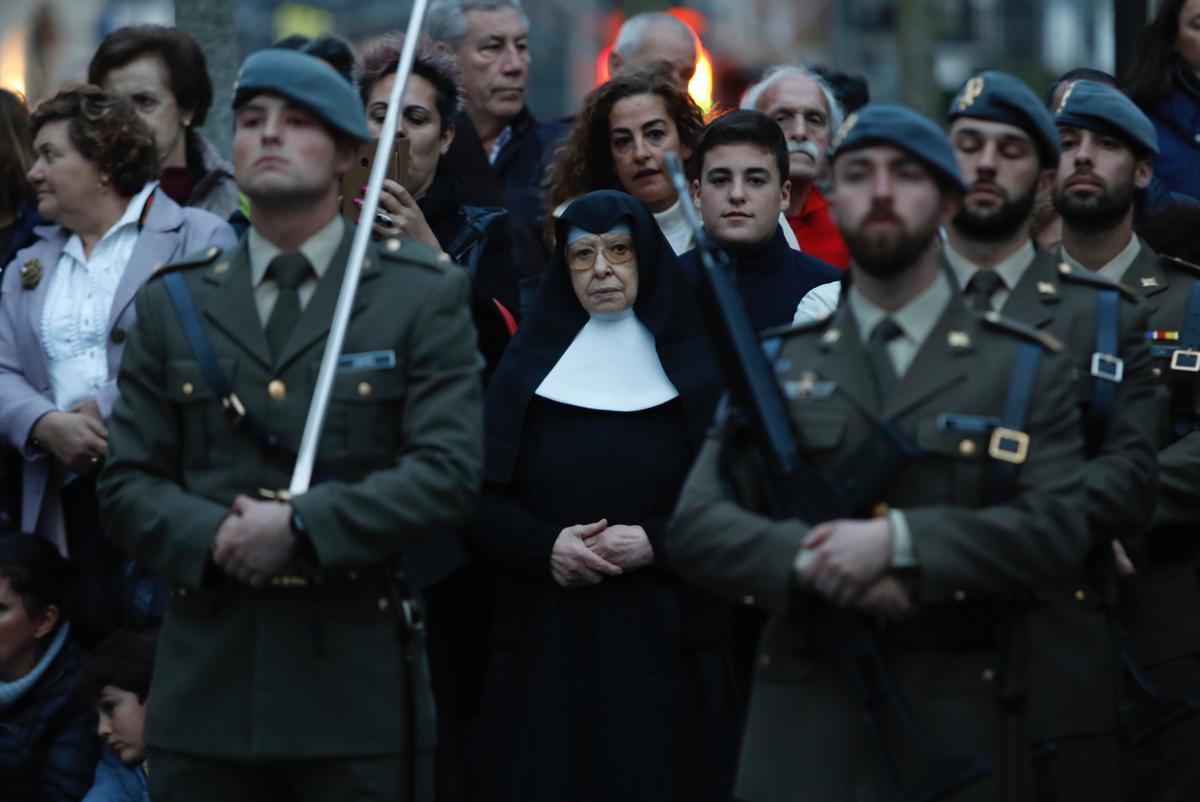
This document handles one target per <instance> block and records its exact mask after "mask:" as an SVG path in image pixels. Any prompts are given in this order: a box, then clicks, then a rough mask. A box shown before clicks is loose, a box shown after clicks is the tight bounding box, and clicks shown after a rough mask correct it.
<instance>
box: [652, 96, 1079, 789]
mask: <svg viewBox="0 0 1200 802" xmlns="http://www.w3.org/2000/svg"><path fill="white" fill-rule="evenodd" d="M833 182H834V192H833V195H832V197H831V205H832V207H833V209H834V216H835V220H836V221H837V224H838V226H839V228H840V229H841V232H842V234H843V236H844V237H845V239H846V242H847V244H848V246H849V248H850V251H851V254H852V257H853V260H852V264H851V267H850V285H849V288H848V289H847V291H846V293H845V297H844V300H843V302H842V304H841V305H840V308H839V309H838V310H837V312H836V313H834V315H833V316H832V317H830V318H829V319H827V320H824V321H820V322H815V323H810V324H801V325H799V326H797V327H795V328H794V329H792V330H790V331H787V332H785V333H783V334H782V335H780V337H781V340H782V343H781V350H780V352H779V357H778V359H777V361H776V370H777V374H778V379H779V383H780V386H781V388H782V389H783V391H784V394H785V396H786V399H787V408H788V413H789V415H790V417H791V420H792V423H793V425H794V429H795V431H796V434H797V439H798V441H799V445H800V448H801V450H802V453H803V455H804V458H805V459H806V460H807V461H808V462H809V463H810V464H811V465H813V466H815V467H818V468H821V469H824V470H826V471H828V472H830V473H833V474H836V475H839V476H841V477H843V481H842V483H841V484H842V486H843V487H846V486H847V482H846V481H845V479H846V478H849V479H857V480H862V481H863V482H868V481H870V480H869V477H870V476H871V475H872V474H873V473H874V472H876V471H878V470H879V466H878V465H877V464H876V463H875V461H873V460H870V459H867V458H861V459H857V460H856V459H855V455H858V454H861V453H862V451H861V450H860V449H861V448H862V447H863V445H864V443H878V442H879V441H880V437H881V433H882V432H888V431H891V432H893V434H890V435H889V436H890V437H895V436H896V434H894V433H898V435H899V436H900V437H902V438H903V440H904V441H906V442H907V444H908V446H909V447H910V448H911V449H912V451H913V452H914V453H913V455H912V456H911V457H910V458H909V460H908V461H907V462H906V463H904V464H903V467H901V468H899V469H889V470H890V472H889V474H887V475H884V476H882V477H880V476H876V477H875V480H876V481H874V482H872V483H873V484H875V485H876V486H878V487H880V488H881V489H880V490H879V492H878V495H877V497H875V498H872V499H866V500H865V501H864V503H863V504H862V505H861V508H860V509H858V510H856V511H855V512H854V513H853V514H852V515H850V516H848V517H847V518H846V519H841V520H831V521H817V520H812V521H804V520H797V519H790V520H772V519H770V518H768V517H765V516H763V515H761V514H759V513H757V512H755V511H753V510H751V509H747V508H745V507H744V506H742V504H739V503H738V502H737V501H735V500H734V499H731V498H729V496H728V493H727V491H726V487H727V483H726V479H727V478H731V479H732V480H733V482H734V484H736V485H741V486H743V487H745V486H747V485H751V484H752V483H753V479H752V478H751V479H750V480H749V481H748V480H747V477H745V476H743V475H741V472H740V471H738V470H737V465H738V463H739V462H740V459H739V457H740V455H739V454H738V453H736V450H735V453H732V454H731V453H724V454H723V453H722V442H723V440H724V438H725V437H726V434H727V433H726V431H724V430H722V429H718V430H717V431H716V432H715V433H714V435H713V436H712V437H711V438H710V440H709V442H708V443H707V444H706V446H705V448H704V450H703V451H702V453H701V454H700V456H699V458H698V461H697V464H696V466H695V467H694V469H693V471H692V473H691V475H690V477H689V479H688V482H687V484H686V485H685V488H684V490H683V493H682V496H681V498H680V501H679V504H678V507H677V509H676V512H675V516H674V518H673V520H672V525H671V529H670V534H669V537H668V543H667V548H666V552H667V554H668V555H669V556H668V561H669V563H670V565H671V566H672V567H673V568H674V569H676V570H678V571H680V572H681V573H683V574H684V575H685V576H687V577H689V578H690V579H692V580H693V581H695V582H697V583H698V584H700V585H701V586H703V587H706V588H709V589H711V590H713V591H715V592H718V593H722V594H724V595H725V596H728V597H731V598H734V599H737V600H740V601H743V602H744V603H746V604H756V605H760V606H762V607H764V608H766V610H768V611H769V612H770V613H771V619H770V623H769V624H768V627H767V630H766V632H765V634H764V638H763V643H762V648H761V653H760V656H759V665H758V670H757V676H756V680H755V687H754V691H753V695H752V699H751V704H750V710H749V714H748V721H747V725H746V734H745V741H744V743H743V749H742V759H741V765H740V767H739V776H738V786H737V796H738V798H739V799H745V800H750V801H757V800H771V802H780V801H782V800H812V799H819V800H822V802H851V800H853V801H854V802H866V801H868V800H869V801H872V802H874V801H875V800H878V801H879V802H883V801H884V800H893V799H896V798H898V797H899V791H900V790H901V789H902V788H903V789H906V790H908V791H912V790H914V789H916V788H921V787H927V786H928V785H929V780H930V779H931V777H939V776H940V777H941V778H942V779H945V780H946V782H947V784H948V786H949V787H950V788H952V789H953V790H951V791H950V792H949V793H946V794H945V795H944V796H941V797H939V798H944V799H947V800H980V802H983V800H987V802H995V800H997V799H998V798H1004V799H1022V800H1025V799H1029V798H1030V796H1029V794H1028V793H1027V785H1026V783H1027V782H1028V772H1029V766H1028V763H1029V750H1028V742H1027V740H1026V739H1024V738H1022V737H1020V736H1021V735H1022V734H1023V728H1022V726H1021V725H1022V716H1021V713H1022V711H1021V700H1022V698H1023V696H1022V694H1021V692H1020V689H1021V687H1022V684H1023V681H1024V676H1023V674H1022V672H1021V671H1020V663H1021V661H1020V656H1021V655H1022V654H1023V653H1024V650H1022V649H1018V648H1015V647H1016V646H1017V645H1018V644H1019V641H1020V640H1022V639H1021V638H1020V637H1019V635H1020V632H1021V629H1020V627H1019V623H1020V621H1021V620H1023V616H1022V609H1023V608H1022V606H1021V605H1020V604H1019V603H1016V601H1015V600H1017V599H1019V598H1021V597H1024V596H1026V595H1028V594H1030V593H1032V592H1034V591H1035V590H1038V589H1041V588H1045V587H1055V586H1058V585H1060V584H1062V583H1063V582H1065V581H1066V580H1068V579H1069V578H1071V577H1073V576H1075V575H1077V573H1078V571H1079V567H1080V565H1081V564H1082V562H1083V560H1084V557H1085V555H1086V554H1087V553H1088V552H1089V551H1090V548H1091V545H1092V539H1091V536H1090V534H1089V533H1088V532H1087V530H1086V527H1085V525H1084V521H1083V518H1082V516H1079V515H1078V514H1077V510H1078V508H1079V505H1080V503H1081V499H1082V493H1083V479H1082V454H1083V444H1082V439H1083V438H1082V434H1081V428H1080V426H1079V414H1078V404H1077V401H1076V398H1075V394H1074V388H1073V387H1072V382H1071V366H1070V360H1069V357H1067V356H1066V355H1064V354H1061V353H1059V351H1060V350H1061V346H1060V345H1058V344H1057V342H1056V341H1054V340H1053V339H1052V338H1050V337H1048V336H1046V335H1043V334H1041V333H1039V332H1037V331H1036V330H1034V329H1032V328H1030V327H1027V326H1023V325H1021V324H1018V323H1012V322H1009V321H1007V320H1005V319H1003V318H1001V317H1000V316H999V315H996V314H994V313H992V314H989V315H986V316H984V317H980V316H978V315H976V314H974V313H973V312H972V310H970V309H969V308H968V306H967V304H966V303H965V302H964V300H963V299H962V298H961V297H960V296H959V295H958V294H957V293H956V292H955V291H954V288H953V286H952V283H951V279H950V278H949V276H948V275H947V274H946V273H945V271H944V270H943V267H942V264H941V259H940V255H939V246H938V243H937V229H938V227H939V226H941V225H945V224H946V223H948V222H949V221H950V219H951V218H952V217H953V216H954V213H955V212H956V210H957V209H958V205H959V199H960V198H961V196H962V194H963V193H964V191H965V186H964V185H963V182H962V179H961V177H960V173H959V170H958V167H957V165H956V164H955V161H954V154H953V151H952V149H951V147H950V143H949V142H948V141H947V139H946V137H945V135H944V134H943V133H942V132H941V131H939V130H938V129H937V128H936V127H935V126H933V125H932V124H931V123H929V121H927V120H925V119H924V118H922V117H920V116H919V115H917V114H916V113H914V112H912V111H911V110H908V109H905V108H904V107H900V106H889V105H884V104H877V105H868V106H866V107H864V108H863V109H862V110H860V111H859V112H858V114H856V115H852V116H851V118H849V119H848V120H847V122H846V123H845V125H844V126H843V129H842V131H841V132H840V133H839V135H838V138H837V147H836V152H835V156H834V164H833ZM871 450H872V451H875V450H876V449H874V448H872V449H871ZM848 460H849V461H850V462H851V464H847V461H848ZM730 463H732V464H733V465H734V470H733V471H731V472H729V476H728V477H727V476H725V475H723V473H724V471H723V466H725V465H728V464H730ZM813 490H814V488H805V487H797V488H796V490H795V492H796V493H806V492H810V493H811V492H813ZM749 495H750V494H748V493H747V494H743V495H742V498H747V497H748V496H749ZM872 516H874V517H872ZM839 608H850V609H853V610H857V611H859V612H861V613H862V615H863V616H864V619H865V620H866V621H867V622H868V623H867V626H868V628H869V631H870V632H873V633H875V634H876V635H877V641H876V642H877V643H878V650H877V653H878V654H881V655H882V666H883V669H882V671H881V670H880V667H879V666H878V665H877V664H875V663H873V662H871V661H870V660H866V661H865V663H866V665H865V666H864V667H862V668H861V669H859V670H856V671H854V672H851V671H846V670H844V665H843V664H842V663H841V662H840V660H839V658H838V656H837V655H838V654H839V653H840V652H839V651H838V650H837V649H834V648H828V647H823V646H822V645H821V641H819V640H818V639H815V638H810V637H805V633H808V632H812V631H820V629H821V623H822V621H823V620H826V619H831V618H832V617H833V616H835V611H837V610H838V609H839ZM1006 633H1007V634H1006ZM1004 641H1009V642H1010V643H1011V644H1012V645H1013V646H1014V648H1013V649H1004V648H1002V645H1003V642H1004ZM829 642H830V641H826V643H829ZM1027 646H1028V651H1029V652H1033V651H1035V650H1037V649H1039V648H1053V645H1052V644H1046V643H1041V642H1030V643H1028V644H1027ZM863 662H864V661H863V660H857V661H855V664H856V665H859V664H861V663H863ZM1006 662H1009V663H1012V665H1006ZM883 674H886V675H887V676H889V677H890V683H891V684H892V686H893V687H895V688H896V689H897V690H898V692H899V695H900V696H902V697H903V698H904V699H906V700H907V703H908V706H909V708H910V711H911V713H912V716H913V720H912V722H911V724H907V725H906V724H905V723H903V722H901V723H900V724H897V723H896V717H894V716H893V717H890V718H889V719H888V720H886V721H884V720H882V719H880V718H878V717H876V718H874V719H872V718H869V717H867V716H864V715H863V704H862V699H861V698H860V696H861V694H860V693H859V692H857V691H856V689H855V685H856V684H858V683H861V682H867V683H869V687H871V688H875V689H879V688H883V689H886V686H887V682H885V681H883V680H881V679H880V677H881V676H882V675H883ZM1001 691H1004V694H1005V695H1004V699H1003V700H1001V698H1000V694H1001ZM869 696H870V697H871V702H872V704H871V709H872V710H876V709H877V707H878V705H877V702H878V700H879V698H882V697H886V696H887V694H885V693H882V694H881V693H870V694H869ZM1002 701H1003V702H1004V704H1002ZM1003 713H1007V715H1003ZM872 720H875V721H877V723H878V728H879V731H880V733H881V735H882V737H881V739H879V740H877V738H876V737H875V735H874V734H873V733H872V727H871V726H870V721H872ZM914 727H915V728H920V729H921V730H923V732H924V733H925V734H926V735H928V736H929V738H930V739H931V740H932V741H933V742H935V743H938V744H941V746H942V747H945V748H947V749H949V750H951V751H954V752H963V753H966V754H969V755H975V756H978V757H982V758H983V759H984V760H983V761H981V762H977V763H976V764H974V765H975V767H976V768H977V769H979V770H978V771H976V772H974V773H972V772H965V773H961V772H952V773H951V775H950V776H941V775H939V769H938V768H935V767H933V766H932V765H931V764H932V761H931V760H922V753H921V748H920V744H919V742H918V741H917V739H916V738H915V737H913V729H914ZM1006 727H1007V728H1006ZM905 731H907V733H908V735H907V737H906V736H905ZM1002 733H1003V734H1004V735H1006V736H1011V735H1013V734H1016V736H1017V737H1016V738H1011V737H1002ZM1006 744H1007V746H1006ZM924 757H925V758H928V757H929V755H927V754H926V755H924ZM922 766H924V767H925V768H927V769H930V773H929V774H928V775H927V776H925V777H924V778H923V779H922V778H916V777H914V776H913V774H914V772H919V771H920V770H921V768H922ZM889 767H890V768H889ZM934 784H937V783H934ZM1001 789H1004V791H1003V792H1002V790H1001Z"/></svg>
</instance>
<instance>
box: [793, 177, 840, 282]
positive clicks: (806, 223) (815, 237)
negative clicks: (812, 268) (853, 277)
mask: <svg viewBox="0 0 1200 802" xmlns="http://www.w3.org/2000/svg"><path fill="white" fill-rule="evenodd" d="M787 221H788V224H789V225H791V227H792V231H794V232H795V233H796V240H797V241H798V242H799V243H800V250H801V251H803V252H804V253H806V254H808V255H809V256H815V257H817V258H818V259H820V260H821V261H823V262H828V263H829V264H831V265H834V266H835V267H839V268H841V269H842V270H845V269H846V268H847V267H849V266H850V251H849V250H847V249H846V243H845V241H844V240H842V235H841V232H839V231H838V230H837V226H835V225H834V224H833V218H831V217H830V216H829V204H827V203H826V202H825V197H824V196H823V195H821V191H820V190H819V189H817V188H816V187H813V188H812V189H810V190H809V192H808V199H807V200H806V201H805V202H804V208H803V209H801V210H800V213H799V214H797V215H794V216H791V217H788V218H787Z"/></svg>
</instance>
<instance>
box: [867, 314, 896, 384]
mask: <svg viewBox="0 0 1200 802" xmlns="http://www.w3.org/2000/svg"><path fill="white" fill-rule="evenodd" d="M903 333H904V332H903V331H902V330H901V329H900V326H898V325H897V324H896V321H894V320H892V319H891V318H890V317H885V318H884V319H883V320H881V321H879V323H877V324H876V325H875V330H874V331H872V332H871V336H870V337H869V338H868V339H867V356H868V357H869V358H870V360H871V368H872V369H873V370H874V372H875V387H876V389H878V390H879V403H880V404H881V405H882V404H883V403H884V401H886V400H887V397H888V396H889V395H891V392H892V388H893V387H895V386H896V368H895V366H894V365H892V358H891V357H890V356H889V355H888V350H887V346H888V343H889V342H891V341H892V340H894V339H895V338H897V337H899V336H900V335H901V334H903Z"/></svg>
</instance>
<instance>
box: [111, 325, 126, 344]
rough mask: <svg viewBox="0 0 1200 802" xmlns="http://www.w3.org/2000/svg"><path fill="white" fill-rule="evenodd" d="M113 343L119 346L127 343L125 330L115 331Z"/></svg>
mask: <svg viewBox="0 0 1200 802" xmlns="http://www.w3.org/2000/svg"><path fill="white" fill-rule="evenodd" d="M112 341H113V342H115V343H116V344H117V345H120V344H121V343H123V342H125V329H113V333H112Z"/></svg>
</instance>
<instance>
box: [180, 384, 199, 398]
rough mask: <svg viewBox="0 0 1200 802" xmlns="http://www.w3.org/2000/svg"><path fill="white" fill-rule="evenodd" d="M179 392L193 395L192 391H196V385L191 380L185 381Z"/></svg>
mask: <svg viewBox="0 0 1200 802" xmlns="http://www.w3.org/2000/svg"><path fill="white" fill-rule="evenodd" d="M179 392H181V393H183V394H184V395H191V394H192V393H194V392H196V385H194V384H192V383H191V382H184V383H183V386H182V387H180V388H179Z"/></svg>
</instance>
